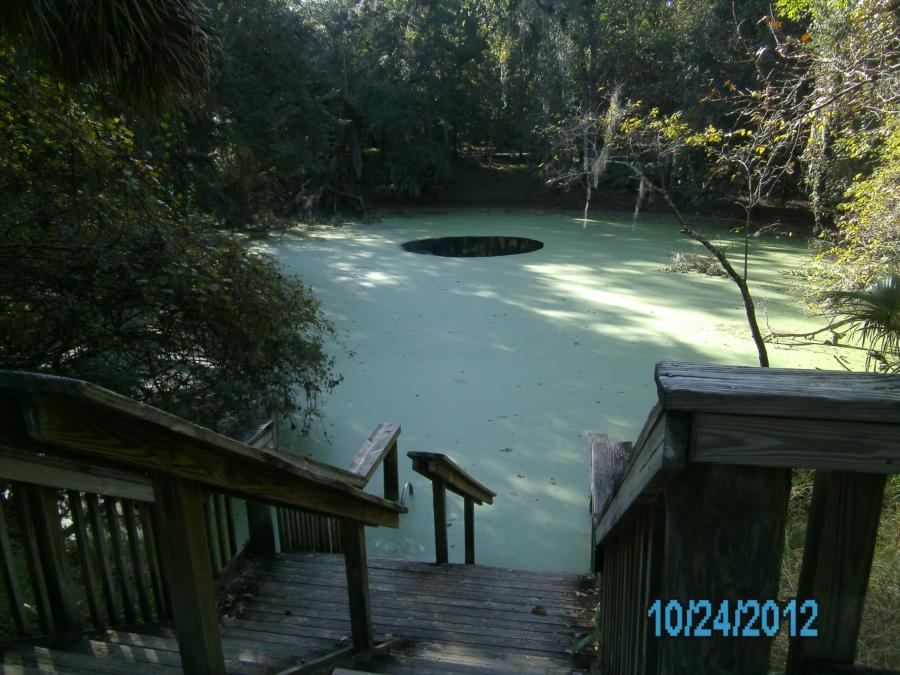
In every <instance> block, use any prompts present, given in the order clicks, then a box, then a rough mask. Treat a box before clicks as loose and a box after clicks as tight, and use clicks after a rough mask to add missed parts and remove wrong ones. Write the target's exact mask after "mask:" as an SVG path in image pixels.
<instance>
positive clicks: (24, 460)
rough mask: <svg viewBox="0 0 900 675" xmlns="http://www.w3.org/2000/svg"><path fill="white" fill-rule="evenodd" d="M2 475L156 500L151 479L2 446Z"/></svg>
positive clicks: (81, 489) (13, 478)
mask: <svg viewBox="0 0 900 675" xmlns="http://www.w3.org/2000/svg"><path fill="white" fill-rule="evenodd" d="M0 476H2V477H3V478H7V479H9V480H17V481H22V482H24V483H31V484H33V485H43V486H45V487H51V488H58V489H61V490H78V491H79V492H92V493H94V494H104V495H110V496H112V497H122V498H127V499H139V500H143V501H149V502H152V501H153V486H152V485H151V484H150V479H149V478H147V477H146V476H143V475H141V474H137V473H127V472H125V471H116V470H113V469H106V468H103V467H98V466H95V465H92V464H89V463H86V462H77V461H74V460H70V459H61V458H59V457H52V456H50V455H38V454H35V453H33V452H28V451H23V450H15V449H13V448H9V447H6V446H0Z"/></svg>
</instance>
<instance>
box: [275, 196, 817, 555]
mask: <svg viewBox="0 0 900 675" xmlns="http://www.w3.org/2000/svg"><path fill="white" fill-rule="evenodd" d="M484 232H489V233H491V234H492V235H495V236H498V237H523V238H528V239H534V240H537V241H541V242H543V243H544V247H543V248H542V249H539V250H537V251H534V252H532V253H530V254H529V255H525V256H513V255H510V256H503V257H493V258H487V257H473V258H456V257H441V256H429V255H426V256H421V255H412V254H409V253H407V252H405V251H403V250H402V249H401V248H400V244H402V243H403V242H405V241H410V240H413V239H423V238H441V237H443V236H448V237H449V236H457V237H461V238H469V237H474V236H479V235H480V234H481V233H484ZM436 235H440V237H436ZM685 246H687V247H691V246H693V244H692V243H690V242H688V241H687V240H685V239H684V238H683V237H682V236H681V235H680V234H679V233H678V228H677V225H674V223H673V222H670V221H666V220H665V219H658V220H657V221H654V222H646V223H639V224H638V226H637V227H636V228H634V229H632V225H631V222H630V219H624V218H623V220H622V221H615V220H610V221H608V222H607V221H603V222H600V223H597V224H596V225H591V226H589V227H588V228H587V229H585V228H583V227H582V224H581V221H580V220H576V219H570V218H567V217H565V216H559V215H540V216H535V215H529V214H524V215H499V216H498V215H495V214H492V215H484V216H483V217H476V216H473V215H472V214H466V215H465V216H464V217H461V216H454V215H448V216H442V217H428V218H423V219H396V220H386V221H384V222H382V223H379V224H377V225H374V226H359V227H352V228H347V229H334V230H322V231H319V232H314V233H313V234H310V235H305V236H301V237H296V238H293V239H291V238H288V239H286V240H285V241H284V242H282V243H270V247H271V250H272V252H273V253H274V254H276V255H277V256H278V257H279V259H280V260H281V261H282V262H283V263H284V264H285V266H286V267H287V268H288V269H289V270H290V271H293V272H297V273H299V274H300V275H301V276H302V277H303V278H304V280H305V281H306V282H307V283H309V284H310V285H312V286H313V288H314V290H315V293H316V295H317V297H318V298H319V299H320V300H321V302H322V305H323V307H324V309H325V310H326V311H327V312H328V314H329V315H330V316H331V317H332V318H333V319H334V321H335V323H336V325H337V327H338V329H339V330H340V331H341V333H342V340H343V342H344V343H345V344H346V346H347V347H349V348H350V349H351V350H352V351H353V352H354V353H355V354H354V356H353V357H352V358H351V357H348V356H347V355H346V354H344V353H341V352H339V350H334V353H336V356H337V366H338V369H339V370H340V372H341V373H342V374H343V375H344V378H345V379H344V382H343V383H342V384H341V385H340V386H339V387H338V389H337V390H336V391H335V392H334V394H333V395H332V396H331V397H329V398H328V399H327V400H326V401H325V402H324V412H325V419H324V424H323V426H322V427H321V428H316V429H314V431H313V434H312V435H311V436H310V437H308V438H297V437H292V436H291V434H289V433H286V434H285V435H284V437H283V438H282V439H281V442H282V443H283V444H284V445H286V446H288V447H293V448H294V449H296V450H298V451H300V452H303V453H306V454H311V455H313V456H315V457H317V458H319V459H323V460H325V461H329V462H331V463H334V464H337V465H339V466H343V465H346V463H347V462H349V460H350V458H351V457H352V456H353V455H354V454H355V452H356V451H357V450H358V449H359V447H360V445H361V444H362V442H363V441H364V440H365V439H366V438H367V437H368V435H369V433H371V431H372V430H373V429H374V428H375V426H376V425H377V424H378V423H380V422H399V423H400V424H401V425H402V429H403V433H402V435H401V437H400V450H401V453H404V454H405V452H406V451H408V450H425V451H437V452H446V453H447V454H449V455H450V456H451V457H452V458H453V459H454V460H455V461H456V462H457V463H459V464H460V466H462V467H463V468H464V469H466V470H467V471H470V472H471V473H472V475H473V476H474V477H475V478H477V479H478V480H479V481H481V482H482V483H484V484H485V485H487V486H488V487H489V488H491V489H492V490H494V491H496V492H497V493H498V497H497V499H496V500H495V502H494V505H493V506H490V507H479V508H478V509H477V514H476V540H477V541H476V560H477V561H478V562H479V563H484V564H492V565H500V566H506V567H517V568H527V569H569V570H582V571H583V570H586V569H587V565H588V556H589V551H588V536H589V534H588V533H589V529H588V528H589V516H588V478H587V476H588V456H587V441H586V438H585V434H586V433H587V432H589V431H606V432H608V433H610V434H611V435H612V436H614V437H615V438H617V439H620V440H633V439H634V438H635V437H636V436H637V433H638V431H639V429H640V427H641V425H642V423H643V421H644V418H645V417H646V415H647V413H648V411H649V409H650V407H651V406H652V404H653V402H654V401H655V397H656V389H655V385H654V382H653V367H654V364H655V363H656V362H657V361H661V360H678V361H694V362H697V361H700V362H717V363H734V364H742V365H754V364H755V351H754V349H753V345H752V342H751V341H750V340H749V338H748V337H747V335H746V329H745V327H744V317H743V311H742V308H741V301H740V297H739V295H738V294H737V292H736V291H735V289H734V288H733V287H732V285H731V284H730V283H729V282H728V281H727V280H723V279H718V278H709V277H704V276H701V275H696V274H692V275H684V274H666V273H663V272H661V271H660V269H661V268H662V267H664V266H665V264H666V263H667V262H668V256H669V253H670V252H671V251H672V250H673V248H676V247H685ZM753 255H754V257H753V260H752V262H751V285H753V284H756V286H755V287H756V288H757V289H760V288H765V289H766V290H765V293H766V294H767V295H768V296H770V301H769V305H770V308H771V309H772V310H773V311H777V312H778V314H779V315H781V314H784V315H787V314H788V313H789V311H790V309H789V308H790V306H792V305H791V304H790V303H791V299H790V298H789V297H788V295H787V293H786V290H785V288H784V283H783V277H782V276H781V271H782V270H784V269H785V268H786V267H787V266H788V265H789V264H790V261H791V259H792V258H791V256H792V255H794V258H793V259H794V260H796V259H797V258H796V254H791V249H790V247H787V248H785V247H779V246H769V245H766V246H757V247H755V249H754V252H753ZM754 275H755V278H754ZM773 363H774V364H775V365H778V366H807V367H812V365H818V364H813V363H810V362H809V360H808V358H807V355H805V354H802V353H800V352H784V353H781V352H778V353H776V354H773ZM823 365H825V367H835V366H834V364H833V363H832V364H831V365H830V366H829V365H828V364H823ZM326 433H327V438H326ZM400 480H401V483H402V482H405V481H412V482H413V484H414V486H415V497H413V498H412V499H411V500H410V503H409V506H410V512H409V513H408V514H406V515H404V516H403V518H402V519H401V527H400V529H399V530H396V531H395V530H386V529H383V528H380V529H377V530H371V531H370V535H369V547H370V551H371V552H372V553H373V554H380V555H388V556H394V557H398V556H399V557H408V558H413V559H422V560H427V559H429V558H432V556H433V550H434V549H433V546H434V539H433V529H432V528H433V521H432V507H431V497H430V494H431V491H430V486H429V485H428V483H427V481H425V480H424V479H422V478H421V477H420V476H418V474H414V473H413V472H412V470H411V467H410V466H409V462H408V461H405V460H404V461H402V462H401V471H400ZM370 489H371V490H373V491H375V492H378V491H379V490H380V477H379V476H376V477H375V478H374V479H373V481H372V482H371V483H370ZM457 502H460V503H457ZM448 517H449V520H450V522H451V524H452V526H451V528H450V530H449V533H450V544H451V546H452V547H453V548H451V560H456V561H460V560H461V557H462V548H463V546H462V529H463V528H462V526H461V525H462V504H461V500H456V499H454V498H449V499H448ZM432 559H433V558H432Z"/></svg>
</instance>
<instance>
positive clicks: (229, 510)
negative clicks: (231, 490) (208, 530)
mask: <svg viewBox="0 0 900 675" xmlns="http://www.w3.org/2000/svg"><path fill="white" fill-rule="evenodd" d="M224 499H225V525H226V527H227V529H228V552H229V553H230V554H231V557H234V556H236V555H237V552H238V541H237V526H236V524H235V521H234V503H233V499H232V498H231V497H230V496H228V495H226V496H225V497H224Z"/></svg>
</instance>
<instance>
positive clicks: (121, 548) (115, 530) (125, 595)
mask: <svg viewBox="0 0 900 675" xmlns="http://www.w3.org/2000/svg"><path fill="white" fill-rule="evenodd" d="M117 502H118V500H116V499H113V498H111V497H104V498H103V508H104V510H105V511H106V525H107V528H108V530H109V543H110V546H111V547H112V560H113V562H114V563H115V565H116V572H117V576H118V577H119V592H120V593H121V596H122V610H123V611H124V613H125V623H137V613H136V612H135V611H134V593H132V592H131V569H130V567H129V565H128V559H127V558H126V557H125V545H124V543H123V542H122V528H121V526H120V524H119V508H118V504H117Z"/></svg>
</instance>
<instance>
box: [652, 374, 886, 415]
mask: <svg viewBox="0 0 900 675" xmlns="http://www.w3.org/2000/svg"><path fill="white" fill-rule="evenodd" d="M656 386H657V391H658V393H659V400H660V402H661V403H662V406H663V407H664V408H665V409H666V410H689V411H692V412H708V413H722V414H733V415H759V416H771V417H796V418H810V419H822V420H842V421H857V422H884V423H891V424H897V423H900V375H880V374H875V373H845V372H840V371H822V370H793V369H786V368H746V367H739V366H713V365H698V364H689V363H659V364H657V366H656Z"/></svg>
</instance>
